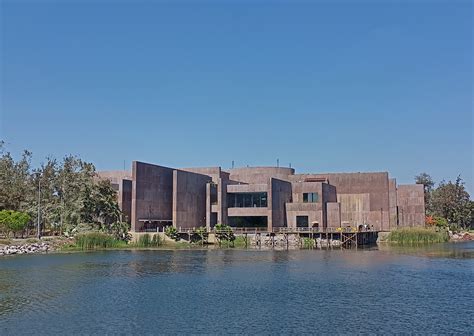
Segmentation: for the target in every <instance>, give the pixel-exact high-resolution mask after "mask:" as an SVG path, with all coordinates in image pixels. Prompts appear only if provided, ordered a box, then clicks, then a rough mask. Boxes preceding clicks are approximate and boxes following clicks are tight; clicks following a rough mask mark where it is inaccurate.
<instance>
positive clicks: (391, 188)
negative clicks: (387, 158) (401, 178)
mask: <svg viewBox="0 0 474 336" xmlns="http://www.w3.org/2000/svg"><path fill="white" fill-rule="evenodd" d="M388 202H389V216H390V217H389V221H390V229H392V228H395V227H397V223H398V215H397V181H396V180H395V179H394V178H391V179H389V181H388Z"/></svg>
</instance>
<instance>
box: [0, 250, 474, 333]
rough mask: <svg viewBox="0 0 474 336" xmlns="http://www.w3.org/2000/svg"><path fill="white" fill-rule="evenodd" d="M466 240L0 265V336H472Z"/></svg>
mask: <svg viewBox="0 0 474 336" xmlns="http://www.w3.org/2000/svg"><path fill="white" fill-rule="evenodd" d="M473 276H474V242H466V243H457V244H441V245H433V246H430V247H427V248H417V249H394V248H384V249H380V250H357V251H356V250H351V251H347V250H346V251H341V250H333V251H321V250H300V251H255V250H176V251H105V252H91V253H72V254H49V255H25V256H14V257H4V258H0V334H1V335H26V334H47V335H51V334H64V335H72V334H139V335H143V334H177V333H179V334H268V335H269V334H285V335H287V334H301V333H318V334H348V333H375V334H407V333H417V334H463V335H466V334H473V333H474V328H473V324H472V323H473V320H474V318H473V304H474V286H473V285H474V281H473V279H474V278H473Z"/></svg>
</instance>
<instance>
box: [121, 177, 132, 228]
mask: <svg viewBox="0 0 474 336" xmlns="http://www.w3.org/2000/svg"><path fill="white" fill-rule="evenodd" d="M119 207H120V209H121V210H122V214H123V216H122V221H124V222H127V223H129V224H131V223H132V180H122V183H121V184H120V189H119Z"/></svg>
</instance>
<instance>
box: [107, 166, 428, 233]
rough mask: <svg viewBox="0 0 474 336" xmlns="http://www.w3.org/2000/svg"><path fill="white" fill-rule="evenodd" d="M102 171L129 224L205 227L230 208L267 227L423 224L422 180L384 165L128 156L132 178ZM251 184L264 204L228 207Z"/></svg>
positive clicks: (222, 218)
mask: <svg viewBox="0 0 474 336" xmlns="http://www.w3.org/2000/svg"><path fill="white" fill-rule="evenodd" d="M99 175H101V176H102V177H106V178H109V179H110V180H111V181H112V182H113V183H114V185H116V186H117V190H118V191H119V196H118V197H119V199H118V201H119V205H120V206H121V208H122V211H123V213H124V217H125V218H127V217H130V218H131V222H132V230H134V231H135V230H140V229H142V227H143V223H144V221H147V219H150V220H155V221H158V222H159V221H164V222H165V223H166V224H165V225H169V224H171V223H173V225H175V226H176V227H182V228H185V227H197V226H203V225H206V226H207V227H208V228H210V227H211V226H213V225H215V224H216V223H225V224H227V223H228V215H230V216H232V217H236V216H239V217H246V216H250V217H252V216H257V215H258V216H259V217H267V218H268V221H267V223H268V229H272V228H277V227H285V226H289V227H294V226H298V225H299V226H301V225H308V226H313V224H314V225H316V224H317V225H318V226H319V227H320V228H324V227H331V228H336V227H341V226H347V225H349V226H351V227H357V226H359V225H361V224H368V225H370V226H372V227H374V229H376V230H384V231H385V230H389V229H391V228H395V227H398V226H421V225H424V218H425V207H424V195H423V186H420V185H407V186H398V187H397V185H396V180H395V179H392V178H389V176H388V173H387V172H376V173H327V174H296V175H295V174H294V170H293V169H292V168H281V167H253V168H252V167H246V168H237V169H232V170H230V171H229V172H224V171H222V170H221V168H220V167H210V168H185V169H181V170H176V169H172V168H167V167H161V166H157V165H152V164H146V163H141V162H133V165H132V174H131V175H132V176H131V180H130V174H129V173H128V172H102V173H100V174H99ZM255 192H267V197H268V205H267V207H265V208H258V209H256V208H250V207H242V208H230V209H229V208H228V204H227V194H228V193H255ZM308 202H309V203H308ZM127 214H128V215H127ZM211 223H212V224H211Z"/></svg>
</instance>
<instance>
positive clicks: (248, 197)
mask: <svg viewBox="0 0 474 336" xmlns="http://www.w3.org/2000/svg"><path fill="white" fill-rule="evenodd" d="M227 207H228V208H266V207H267V193H266V192H257V193H229V194H227Z"/></svg>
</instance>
